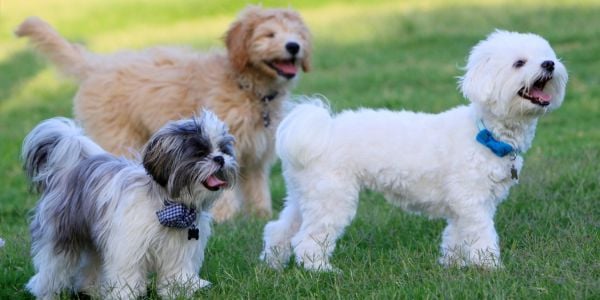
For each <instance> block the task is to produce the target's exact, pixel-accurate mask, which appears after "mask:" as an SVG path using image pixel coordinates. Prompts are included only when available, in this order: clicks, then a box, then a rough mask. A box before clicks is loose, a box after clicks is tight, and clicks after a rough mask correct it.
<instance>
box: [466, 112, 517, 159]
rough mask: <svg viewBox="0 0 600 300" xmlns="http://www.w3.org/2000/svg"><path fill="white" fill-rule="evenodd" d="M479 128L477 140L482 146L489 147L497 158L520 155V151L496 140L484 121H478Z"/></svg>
mask: <svg viewBox="0 0 600 300" xmlns="http://www.w3.org/2000/svg"><path fill="white" fill-rule="evenodd" d="M477 128H479V133H477V136H476V137H475V139H476V140H477V141H478V142H479V143H481V144H482V145H484V146H486V147H488V148H489V149H490V150H491V151H492V152H494V154H496V156H498V157H504V156H506V155H508V154H512V155H513V156H515V155H517V153H519V150H518V149H515V148H514V147H513V146H511V145H510V144H508V143H505V142H502V141H498V140H496V139H495V138H494V135H493V134H492V132H491V131H489V130H488V129H487V128H485V125H484V124H483V120H481V119H479V120H478V121H477Z"/></svg>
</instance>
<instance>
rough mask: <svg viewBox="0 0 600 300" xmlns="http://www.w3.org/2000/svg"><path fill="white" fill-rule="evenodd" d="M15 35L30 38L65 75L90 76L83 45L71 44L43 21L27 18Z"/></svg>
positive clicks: (79, 77)
mask: <svg viewBox="0 0 600 300" xmlns="http://www.w3.org/2000/svg"><path fill="white" fill-rule="evenodd" d="M15 34H16V35H17V36H18V37H24V36H26V37H29V39H30V40H31V41H32V42H33V44H34V46H35V47H36V48H37V49H38V51H40V52H41V53H42V54H43V55H45V56H46V57H48V59H49V60H50V61H52V63H54V64H55V65H56V66H57V67H58V69H59V70H61V71H62V72H63V73H65V74H67V75H70V76H74V77H75V78H77V79H83V78H85V77H86V75H87V74H88V71H89V68H90V66H89V64H88V61H87V58H86V56H88V52H87V51H86V50H85V49H84V48H83V47H82V46H81V45H77V44H72V43H69V42H68V41H67V40H65V39H64V38H63V37H62V36H60V35H59V34H58V32H56V30H54V28H52V26H50V24H48V23H46V22H45V21H43V20H42V19H40V18H38V17H29V18H27V19H26V20H25V21H23V23H21V25H20V26H19V27H18V28H17V30H15Z"/></svg>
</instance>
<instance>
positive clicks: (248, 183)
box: [239, 167, 273, 218]
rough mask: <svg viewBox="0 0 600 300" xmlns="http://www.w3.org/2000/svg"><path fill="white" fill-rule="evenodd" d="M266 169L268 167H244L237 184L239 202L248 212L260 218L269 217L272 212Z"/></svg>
mask: <svg viewBox="0 0 600 300" xmlns="http://www.w3.org/2000/svg"><path fill="white" fill-rule="evenodd" d="M268 169H269V168H268V167H266V168H264V169H261V168H253V169H252V170H248V169H246V170H244V171H242V173H241V176H242V180H241V182H240V186H239V187H240V192H241V195H240V196H241V197H242V199H241V200H242V202H241V203H243V205H244V209H245V211H246V212H247V213H248V214H251V215H253V216H257V217H260V218H269V217H271V215H272V213H273V212H272V209H271V190H270V188H269V171H268Z"/></svg>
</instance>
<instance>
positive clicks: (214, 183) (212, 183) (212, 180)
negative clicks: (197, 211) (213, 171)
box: [205, 175, 227, 188]
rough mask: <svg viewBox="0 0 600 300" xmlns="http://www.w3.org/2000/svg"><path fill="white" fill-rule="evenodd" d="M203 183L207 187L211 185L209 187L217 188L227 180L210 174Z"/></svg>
mask: <svg viewBox="0 0 600 300" xmlns="http://www.w3.org/2000/svg"><path fill="white" fill-rule="evenodd" d="M205 183H206V185H207V186H208V187H211V188H218V187H222V186H224V185H226V184H227V182H225V181H223V180H221V179H219V178H217V177H216V176H214V175H211V176H210V177H208V178H207V179H206V181H205Z"/></svg>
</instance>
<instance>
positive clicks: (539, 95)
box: [530, 87, 552, 102]
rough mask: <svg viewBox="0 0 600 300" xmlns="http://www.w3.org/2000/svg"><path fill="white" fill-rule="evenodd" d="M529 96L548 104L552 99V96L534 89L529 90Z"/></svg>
mask: <svg viewBox="0 0 600 300" xmlns="http://www.w3.org/2000/svg"><path fill="white" fill-rule="evenodd" d="M530 95H531V96H533V97H535V98H538V99H540V100H542V101H544V102H549V101H550V100H551V99H552V95H550V94H546V93H544V91H542V90H541V89H538V88H535V87H534V88H533V89H532V90H531V92H530Z"/></svg>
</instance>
